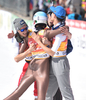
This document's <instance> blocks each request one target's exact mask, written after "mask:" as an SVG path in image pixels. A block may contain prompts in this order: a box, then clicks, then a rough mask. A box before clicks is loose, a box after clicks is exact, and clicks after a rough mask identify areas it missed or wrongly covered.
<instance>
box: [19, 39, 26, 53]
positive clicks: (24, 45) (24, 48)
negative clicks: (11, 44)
mask: <svg viewBox="0 0 86 100" xmlns="http://www.w3.org/2000/svg"><path fill="white" fill-rule="evenodd" d="M27 42H28V37H26V38H25V39H24V43H22V44H21V46H20V48H19V54H20V53H23V52H24V51H25V50H26V49H27V48H28V43H27Z"/></svg>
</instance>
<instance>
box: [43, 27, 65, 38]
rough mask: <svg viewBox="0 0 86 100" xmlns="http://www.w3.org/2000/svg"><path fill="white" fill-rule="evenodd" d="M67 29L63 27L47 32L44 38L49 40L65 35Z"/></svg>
mask: <svg viewBox="0 0 86 100" xmlns="http://www.w3.org/2000/svg"><path fill="white" fill-rule="evenodd" d="M65 29H66V27H65V26H63V27H60V28H58V29H56V30H45V32H44V37H47V38H48V39H51V38H53V37H54V36H56V35H58V34H60V33H64V31H65Z"/></svg>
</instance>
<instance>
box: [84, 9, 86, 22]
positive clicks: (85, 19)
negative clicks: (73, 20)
mask: <svg viewBox="0 0 86 100" xmlns="http://www.w3.org/2000/svg"><path fill="white" fill-rule="evenodd" d="M83 20H84V21H86V11H85V15H84V18H83Z"/></svg>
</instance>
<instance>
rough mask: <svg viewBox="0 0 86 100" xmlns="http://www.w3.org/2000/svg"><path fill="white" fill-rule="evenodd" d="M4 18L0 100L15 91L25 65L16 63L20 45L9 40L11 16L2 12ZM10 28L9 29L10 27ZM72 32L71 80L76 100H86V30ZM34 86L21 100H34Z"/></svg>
mask: <svg viewBox="0 0 86 100" xmlns="http://www.w3.org/2000/svg"><path fill="white" fill-rule="evenodd" d="M0 14H3V16H4V17H1V16H0V18H1V19H2V20H1V21H0V100H3V99H4V98H5V97H6V96H8V95H9V94H10V93H11V92H13V91H14V90H15V88H16V87H17V84H18V79H19V76H20V74H21V72H22V68H23V65H24V63H25V61H24V60H22V61H21V62H19V63H16V62H15V61H14V56H15V55H16V54H17V53H18V44H17V43H16V41H15V39H8V38H7V34H8V33H9V32H11V30H12V23H11V22H10V24H11V25H8V21H10V20H8V19H7V17H8V16H9V19H10V17H11V14H10V13H8V12H4V11H0ZM8 26H9V27H8ZM70 32H72V39H71V41H72V44H73V47H74V49H73V51H72V52H71V53H70V54H69V55H68V59H69V63H70V80H71V87H72V89H73V94H74V97H75V100H86V30H82V29H76V28H71V27H70ZM33 90H34V85H33V84H32V85H31V86H30V87H29V88H28V90H27V91H26V92H25V93H24V94H23V95H22V96H21V97H20V100H34V96H33Z"/></svg>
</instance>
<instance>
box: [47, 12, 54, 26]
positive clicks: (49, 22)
mask: <svg viewBox="0 0 86 100" xmlns="http://www.w3.org/2000/svg"><path fill="white" fill-rule="evenodd" d="M47 17H48V25H49V26H50V27H51V26H52V25H53V21H51V16H50V14H47Z"/></svg>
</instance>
